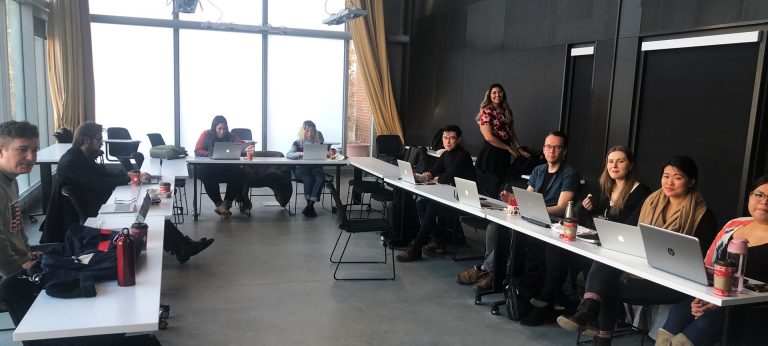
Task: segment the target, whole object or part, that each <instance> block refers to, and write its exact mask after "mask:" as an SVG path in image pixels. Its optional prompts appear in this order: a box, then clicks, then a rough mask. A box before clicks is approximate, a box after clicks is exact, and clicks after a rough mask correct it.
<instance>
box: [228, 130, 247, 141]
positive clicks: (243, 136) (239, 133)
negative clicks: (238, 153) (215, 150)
mask: <svg viewBox="0 0 768 346" xmlns="http://www.w3.org/2000/svg"><path fill="white" fill-rule="evenodd" d="M229 132H232V134H233V135H235V136H238V137H240V139H244V140H248V141H250V140H253V134H252V133H251V129H246V128H234V129H232V130H229Z"/></svg>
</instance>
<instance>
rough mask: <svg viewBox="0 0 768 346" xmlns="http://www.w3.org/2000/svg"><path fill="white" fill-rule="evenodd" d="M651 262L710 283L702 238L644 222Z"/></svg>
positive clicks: (648, 256) (644, 236) (679, 274)
mask: <svg viewBox="0 0 768 346" xmlns="http://www.w3.org/2000/svg"><path fill="white" fill-rule="evenodd" d="M640 233H641V234H642V236H643V244H645V257H646V258H647V259H648V265H650V266H651V267H654V268H656V269H659V270H663V271H665V272H668V273H671V274H675V275H677V276H680V277H683V278H686V279H688V280H691V281H694V282H697V283H700V284H702V285H705V286H706V285H708V284H709V282H708V280H707V272H706V269H705V268H704V257H703V256H702V255H701V247H700V246H699V239H698V238H696V237H691V236H687V235H685V234H681V233H677V232H672V231H668V230H665V229H663V228H659V227H654V226H651V225H646V224H643V223H641V224H640Z"/></svg>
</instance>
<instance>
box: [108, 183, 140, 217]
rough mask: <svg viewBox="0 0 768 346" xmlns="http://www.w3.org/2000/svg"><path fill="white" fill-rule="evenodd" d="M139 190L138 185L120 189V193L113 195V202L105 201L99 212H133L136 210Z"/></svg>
mask: <svg viewBox="0 0 768 346" xmlns="http://www.w3.org/2000/svg"><path fill="white" fill-rule="evenodd" d="M140 191H141V189H140V188H138V187H131V188H130V189H123V190H121V192H120V194H118V195H116V196H115V200H114V203H107V204H104V205H102V206H101V209H99V214H122V213H133V212H134V211H135V210H136V202H137V199H138V197H139V192H140Z"/></svg>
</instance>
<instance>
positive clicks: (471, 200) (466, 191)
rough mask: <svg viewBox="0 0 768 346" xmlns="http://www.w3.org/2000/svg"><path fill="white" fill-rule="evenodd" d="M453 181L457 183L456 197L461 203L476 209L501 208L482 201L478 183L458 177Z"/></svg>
mask: <svg viewBox="0 0 768 346" xmlns="http://www.w3.org/2000/svg"><path fill="white" fill-rule="evenodd" d="M453 179H454V181H455V182H456V195H457V196H456V197H457V198H458V199H459V203H461V204H466V205H468V206H470V207H475V208H498V207H499V205H496V204H493V203H489V202H485V201H481V200H480V194H479V193H478V192H477V183H475V182H474V181H472V180H467V179H462V178H458V177H455V178H453Z"/></svg>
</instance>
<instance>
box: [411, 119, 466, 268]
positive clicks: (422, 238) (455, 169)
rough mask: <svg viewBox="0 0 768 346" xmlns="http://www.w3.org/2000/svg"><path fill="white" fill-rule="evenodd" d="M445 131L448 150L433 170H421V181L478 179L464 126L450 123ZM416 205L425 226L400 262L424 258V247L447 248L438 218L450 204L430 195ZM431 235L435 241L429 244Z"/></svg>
mask: <svg viewBox="0 0 768 346" xmlns="http://www.w3.org/2000/svg"><path fill="white" fill-rule="evenodd" d="M442 131H443V147H444V148H445V151H444V152H443V153H442V155H440V158H439V159H438V160H437V162H436V163H435V165H434V166H432V168H431V169H430V170H429V171H427V172H424V173H423V174H421V176H420V179H421V181H423V182H427V181H432V180H436V181H437V183H439V184H451V185H455V182H454V180H453V178H455V177H459V178H462V179H467V180H473V181H474V180H475V167H474V165H473V164H472V156H471V155H469V152H467V151H466V150H465V149H464V148H463V147H461V144H460V143H461V128H460V127H459V126H458V125H447V126H445V127H443V129H442ZM416 206H417V208H418V210H419V215H420V218H421V220H422V221H421V228H419V233H418V234H417V235H416V239H414V240H413V242H411V245H410V246H409V247H408V249H407V250H405V251H404V252H403V253H401V254H399V255H397V260H398V261H400V262H412V261H417V260H420V259H421V254H422V250H426V251H435V252H440V250H441V249H443V250H444V248H445V244H443V242H442V239H441V237H442V232H441V230H442V229H441V228H440V227H438V225H437V222H436V220H435V218H436V217H437V216H438V215H440V214H445V213H444V212H443V211H444V210H445V209H446V208H448V207H445V206H443V205H441V204H440V203H437V202H435V201H432V200H430V199H426V198H425V199H421V200H420V201H419V202H418V203H417V205H416ZM430 237H431V238H432V242H429V244H427V242H428V241H429V239H430ZM425 245H426V246H425ZM422 247H423V249H422Z"/></svg>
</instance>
